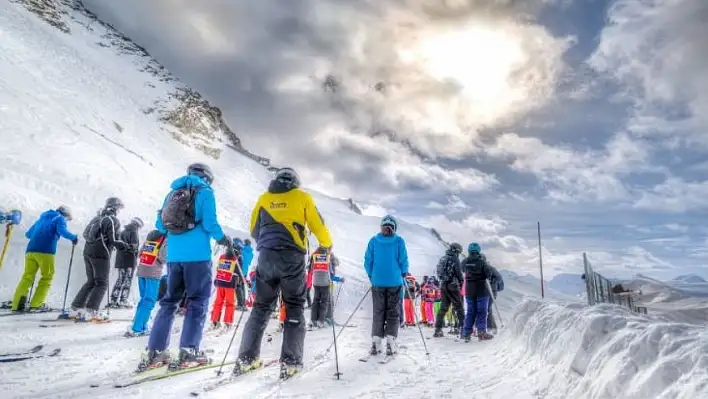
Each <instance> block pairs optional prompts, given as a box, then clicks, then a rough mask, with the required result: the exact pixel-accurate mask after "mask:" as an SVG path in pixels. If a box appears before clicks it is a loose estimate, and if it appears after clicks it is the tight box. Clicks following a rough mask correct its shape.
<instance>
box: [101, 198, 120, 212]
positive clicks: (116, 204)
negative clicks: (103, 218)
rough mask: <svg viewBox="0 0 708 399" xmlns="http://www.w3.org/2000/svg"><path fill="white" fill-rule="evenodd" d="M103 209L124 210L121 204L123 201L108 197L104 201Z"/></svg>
mask: <svg viewBox="0 0 708 399" xmlns="http://www.w3.org/2000/svg"><path fill="white" fill-rule="evenodd" d="M104 208H106V209H108V208H110V209H123V208H125V204H123V201H121V199H120V198H118V197H109V198H108V199H107V200H106V205H105V206H104Z"/></svg>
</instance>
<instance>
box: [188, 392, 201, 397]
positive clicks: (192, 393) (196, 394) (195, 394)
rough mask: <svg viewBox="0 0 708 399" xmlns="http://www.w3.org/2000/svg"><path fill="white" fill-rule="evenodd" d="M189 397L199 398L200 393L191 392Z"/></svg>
mask: <svg viewBox="0 0 708 399" xmlns="http://www.w3.org/2000/svg"><path fill="white" fill-rule="evenodd" d="M189 396H193V397H197V396H199V392H190V393H189Z"/></svg>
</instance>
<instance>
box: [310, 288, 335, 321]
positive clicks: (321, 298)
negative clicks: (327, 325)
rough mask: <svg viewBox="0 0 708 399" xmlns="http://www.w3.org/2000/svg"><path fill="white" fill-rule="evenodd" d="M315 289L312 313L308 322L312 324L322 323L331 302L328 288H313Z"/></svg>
mask: <svg viewBox="0 0 708 399" xmlns="http://www.w3.org/2000/svg"><path fill="white" fill-rule="evenodd" d="M313 288H314V289H315V297H314V300H313V301H312V311H311V312H310V321H311V322H312V324H316V323H318V322H322V323H324V321H325V318H326V317H327V315H328V314H329V305H330V302H331V300H332V299H331V298H330V291H329V286H324V287H313Z"/></svg>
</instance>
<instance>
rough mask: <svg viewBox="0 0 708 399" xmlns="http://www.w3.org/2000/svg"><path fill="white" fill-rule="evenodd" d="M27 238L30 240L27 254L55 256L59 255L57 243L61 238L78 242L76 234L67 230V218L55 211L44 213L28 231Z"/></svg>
mask: <svg viewBox="0 0 708 399" xmlns="http://www.w3.org/2000/svg"><path fill="white" fill-rule="evenodd" d="M25 237H27V238H28V239H29V242H28V243H27V249H26V250H25V252H36V253H40V254H50V255H54V254H56V253H57V242H59V238H60V237H64V238H66V239H67V240H71V241H73V240H76V239H77V238H78V237H77V236H76V234H73V233H71V232H70V231H69V230H67V228H66V218H65V217H64V216H63V215H62V214H61V213H59V212H57V211H55V210H49V211H46V212H44V213H42V214H41V215H40V216H39V219H37V221H36V222H34V224H33V225H32V226H31V227H30V228H29V230H27V232H26V233H25Z"/></svg>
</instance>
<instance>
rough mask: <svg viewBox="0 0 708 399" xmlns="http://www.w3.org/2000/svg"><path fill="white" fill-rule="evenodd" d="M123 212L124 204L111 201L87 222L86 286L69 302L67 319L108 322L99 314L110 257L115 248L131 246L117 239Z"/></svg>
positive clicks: (106, 281)
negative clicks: (120, 215)
mask: <svg viewBox="0 0 708 399" xmlns="http://www.w3.org/2000/svg"><path fill="white" fill-rule="evenodd" d="M123 208H124V205H123V201H121V200H120V199H119V198H116V197H110V198H108V199H107V200H106V203H105V205H104V207H103V209H102V210H100V211H99V213H98V215H96V216H95V217H94V218H93V219H91V221H90V222H89V224H88V226H86V229H85V230H84V240H86V244H85V245H84V263H85V264H86V283H84V285H83V286H82V287H81V289H80V290H79V292H78V293H77V294H76V296H75V297H74V300H73V301H72V302H71V309H72V312H71V314H70V315H69V318H75V319H76V321H80V322H89V321H94V322H105V321H109V318H108V315H107V314H105V313H103V312H100V310H99V309H100V308H101V302H102V301H103V298H104V295H105V294H106V291H107V290H108V277H109V273H110V271H111V253H112V252H113V249H114V248H117V249H118V250H121V251H128V250H129V249H130V246H129V245H128V244H127V243H125V242H123V241H122V240H121V239H120V238H119V235H118V232H119V231H120V222H119V221H118V217H117V215H118V211H120V210H121V209H123Z"/></svg>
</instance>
